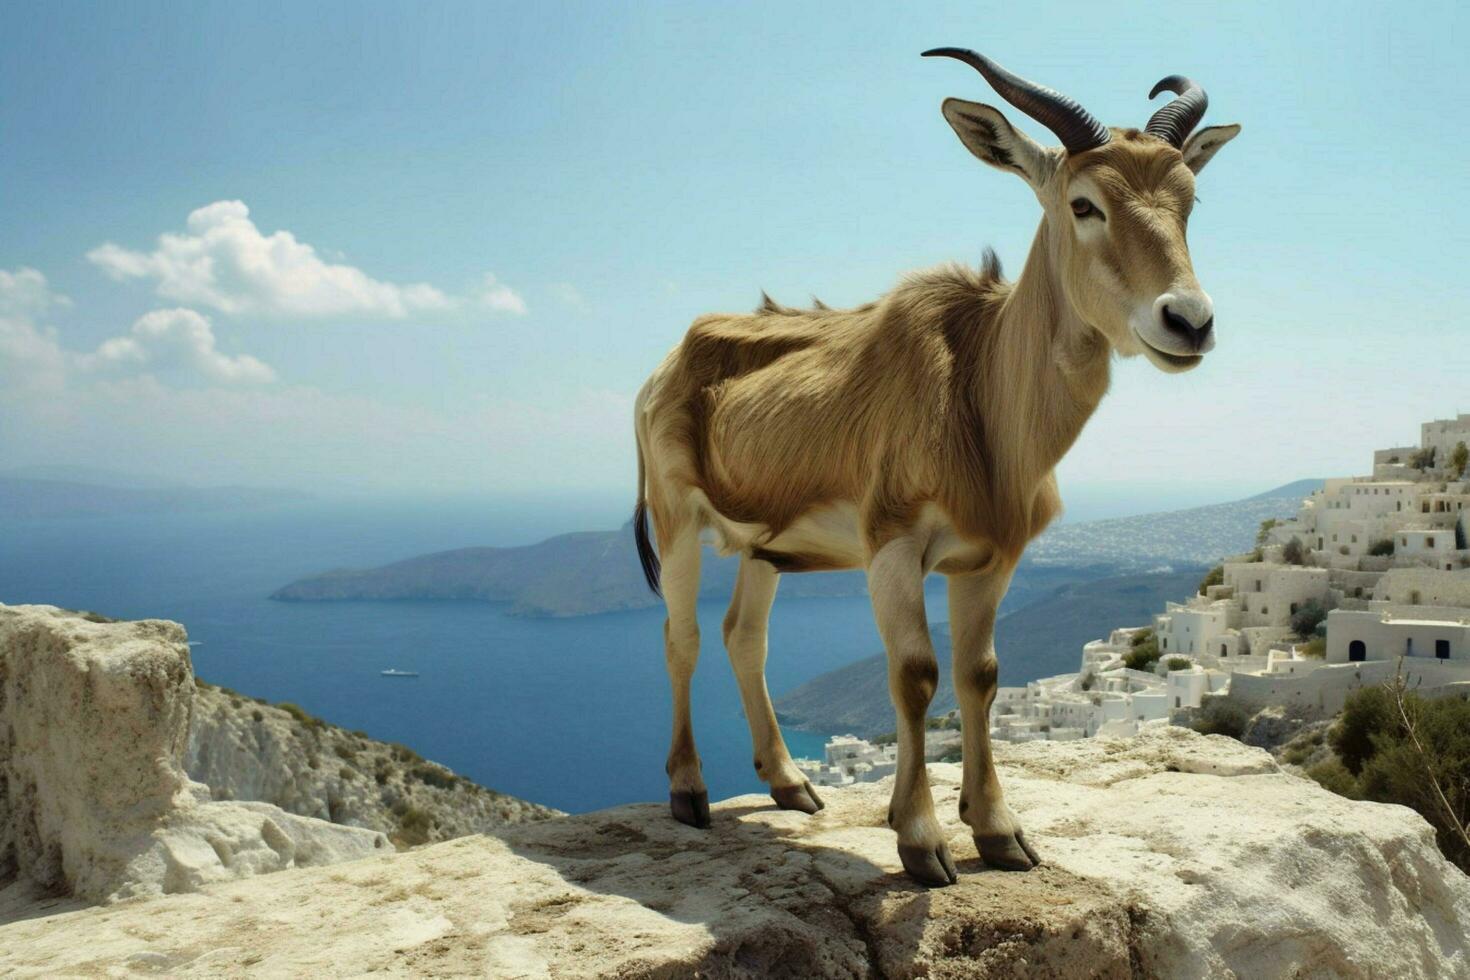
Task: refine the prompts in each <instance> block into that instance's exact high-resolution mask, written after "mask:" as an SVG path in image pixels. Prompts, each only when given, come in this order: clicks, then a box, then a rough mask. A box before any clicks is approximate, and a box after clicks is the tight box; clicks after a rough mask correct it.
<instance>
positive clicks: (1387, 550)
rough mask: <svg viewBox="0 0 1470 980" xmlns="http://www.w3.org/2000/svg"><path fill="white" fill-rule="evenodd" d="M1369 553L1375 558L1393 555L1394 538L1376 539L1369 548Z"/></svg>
mask: <svg viewBox="0 0 1470 980" xmlns="http://www.w3.org/2000/svg"><path fill="white" fill-rule="evenodd" d="M1368 554H1370V555H1373V556H1374V557H1375V558H1391V557H1393V538H1380V539H1379V540H1377V541H1374V542H1373V544H1372V545H1370V546H1369V548H1368Z"/></svg>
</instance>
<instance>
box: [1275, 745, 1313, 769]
mask: <svg viewBox="0 0 1470 980" xmlns="http://www.w3.org/2000/svg"><path fill="white" fill-rule="evenodd" d="M1311 755H1312V747H1311V746H1310V745H1307V744H1305V743H1303V744H1301V745H1291V746H1288V747H1287V749H1286V751H1284V752H1282V753H1281V760H1282V761H1283V762H1289V763H1291V764H1292V765H1294V766H1299V765H1301V764H1302V763H1303V762H1306V761H1307V759H1309V758H1310V757H1311Z"/></svg>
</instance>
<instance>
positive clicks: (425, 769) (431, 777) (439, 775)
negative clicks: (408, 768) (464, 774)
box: [412, 762, 459, 789]
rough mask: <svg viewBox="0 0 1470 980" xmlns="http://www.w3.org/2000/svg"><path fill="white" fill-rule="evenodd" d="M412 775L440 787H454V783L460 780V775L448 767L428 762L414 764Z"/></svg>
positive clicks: (426, 783) (424, 782) (420, 780)
mask: <svg viewBox="0 0 1470 980" xmlns="http://www.w3.org/2000/svg"><path fill="white" fill-rule="evenodd" d="M412 775H413V777H414V778H415V779H417V780H418V781H419V782H421V783H423V784H425V785H427V786H436V787H438V788H439V789H453V788H454V784H455V783H457V782H459V777H458V776H456V775H455V774H454V773H452V772H450V771H449V770H448V769H445V768H444V767H442V766H436V765H434V764H432V763H428V762H425V763H423V764H422V765H417V766H414V767H413V770H412Z"/></svg>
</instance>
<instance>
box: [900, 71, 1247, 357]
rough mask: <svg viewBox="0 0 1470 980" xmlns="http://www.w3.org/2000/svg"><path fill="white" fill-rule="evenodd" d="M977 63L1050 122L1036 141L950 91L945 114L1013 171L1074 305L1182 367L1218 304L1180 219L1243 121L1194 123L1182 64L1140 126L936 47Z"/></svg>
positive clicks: (1206, 342) (1202, 348)
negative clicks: (1203, 281)
mask: <svg viewBox="0 0 1470 980" xmlns="http://www.w3.org/2000/svg"><path fill="white" fill-rule="evenodd" d="M924 54H925V55H926V56H931V55H942V56H945V57H950V58H957V59H959V60H961V61H963V62H965V63H966V64H969V65H971V66H972V67H974V68H975V69H976V70H978V71H979V72H980V74H982V75H984V76H985V78H986V80H987V81H988V82H990V84H991V86H992V87H993V88H994V89H995V90H996V91H997V92H998V93H1000V95H1001V97H1003V98H1004V99H1005V100H1006V101H1007V102H1009V103H1011V104H1012V105H1013V106H1015V107H1016V108H1018V109H1020V110H1021V111H1022V112H1024V113H1026V114H1027V115H1028V116H1031V117H1032V118H1033V119H1035V120H1036V121H1037V122H1040V123H1041V124H1042V125H1044V126H1046V127H1047V128H1048V129H1050V130H1051V131H1052V132H1053V133H1054V134H1055V135H1056V137H1057V138H1058V139H1059V140H1061V142H1062V145H1061V146H1060V147H1043V146H1041V145H1040V144H1038V143H1037V142H1036V141H1034V140H1032V139H1031V138H1030V137H1029V136H1027V135H1026V134H1025V133H1022V132H1021V131H1020V130H1018V129H1016V128H1015V127H1014V126H1012V125H1011V124H1010V123H1009V122H1008V121H1007V120H1006V117H1005V116H1004V115H1002V114H1001V112H1000V111H999V110H997V109H995V108H993V107H991V106H988V105H982V104H980V103H978V102H966V101H965V100H963V99H946V100H945V102H944V118H945V119H946V120H948V121H949V124H950V125H951V126H953V127H954V131H955V132H956V133H957V134H959V137H960V140H961V142H963V143H964V144H965V146H966V147H967V148H968V149H969V150H970V152H971V153H973V154H975V156H977V157H979V158H980V159H981V160H984V161H985V162H986V163H988V164H990V165H991V166H994V167H998V168H999V169H1001V170H1008V171H1011V172H1013V173H1017V174H1019V175H1020V176H1021V177H1022V178H1024V179H1025V181H1026V182H1027V183H1028V184H1030V185H1031V189H1032V190H1033V191H1035V192H1036V197H1037V199H1038V200H1039V201H1040V202H1041V206H1042V208H1043V209H1044V210H1045V212H1046V222H1047V224H1048V226H1049V227H1050V228H1051V229H1053V230H1055V231H1057V232H1059V233H1056V234H1052V235H1049V236H1048V238H1049V241H1048V247H1049V248H1050V249H1051V258H1052V260H1053V267H1054V269H1055V270H1056V274H1057V278H1058V280H1059V283H1060V286H1061V289H1062V291H1063V293H1064V294H1065V297H1066V300H1067V301H1068V302H1069V303H1070V304H1071V306H1072V308H1073V309H1074V310H1075V311H1076V312H1077V314H1078V316H1079V317H1080V318H1081V319H1082V320H1083V321H1085V322H1086V323H1088V324H1090V325H1091V326H1092V327H1093V328H1095V329H1096V330H1098V331H1099V332H1100V333H1102V334H1103V336H1105V337H1106V338H1107V339H1108V341H1109V342H1110V343H1111V344H1112V346H1113V348H1114V349H1115V350H1117V351H1118V352H1119V353H1120V354H1124V355H1135V354H1140V353H1141V354H1145V355H1147V356H1148V358H1149V360H1150V361H1152V362H1153V363H1154V364H1155V365H1157V366H1158V367H1159V368H1161V369H1162V370H1164V371H1171V372H1172V371H1187V370H1189V369H1190V368H1192V367H1194V366H1195V365H1196V364H1198V363H1199V362H1200V360H1201V359H1202V358H1203V356H1204V354H1205V352H1206V351H1208V350H1210V349H1211V348H1212V347H1214V345H1215V337H1214V323H1215V313H1214V306H1213V304H1212V303H1211V301H1210V297H1209V295H1208V294H1207V293H1205V291H1204V290H1203V289H1201V288H1200V284H1199V281H1198V280H1197V279H1196V278H1195V276H1194V267H1193V265H1192V264H1191V263H1190V260H1189V245H1188V243H1187V242H1186V240H1185V226H1186V224H1187V223H1188V221H1189V213H1190V210H1191V209H1192V208H1193V206H1194V200H1195V198H1194V177H1195V174H1197V173H1199V172H1200V170H1201V169H1203V168H1204V165H1205V164H1206V163H1208V162H1209V161H1210V158H1211V157H1213V156H1214V155H1215V151H1217V150H1218V149H1219V148H1220V147H1221V146H1224V145H1225V144H1226V143H1227V142H1229V141H1230V140H1231V139H1233V138H1234V137H1235V135H1236V134H1237V133H1239V132H1240V127H1239V126H1236V125H1229V126H1211V127H1209V128H1208V129H1202V130H1200V131H1199V132H1197V133H1193V135H1191V131H1192V130H1193V129H1194V127H1195V125H1196V124H1198V123H1199V120H1200V117H1201V116H1203V115H1204V112H1205V106H1206V104H1207V99H1206V97H1205V92H1204V89H1202V88H1200V87H1199V86H1198V85H1196V84H1195V83H1194V82H1192V81H1190V80H1189V79H1187V78H1184V77H1182V76H1180V75H1171V76H1169V77H1168V78H1165V79H1164V80H1162V81H1161V82H1159V83H1158V84H1157V85H1155V86H1154V89H1153V91H1152V92H1150V93H1149V98H1153V97H1154V96H1156V95H1158V94H1159V92H1160V91H1164V90H1168V91H1170V92H1173V93H1175V95H1176V98H1175V99H1173V100H1172V101H1171V102H1169V104H1167V105H1165V106H1164V107H1163V108H1161V109H1159V110H1158V111H1157V112H1155V113H1154V114H1153V116H1152V118H1150V119H1149V121H1148V124H1147V125H1146V126H1145V127H1144V128H1143V129H1142V130H1138V129H1109V128H1108V127H1106V126H1104V125H1102V123H1100V122H1098V121H1097V120H1096V119H1095V118H1094V117H1093V116H1092V115H1091V114H1090V113H1089V112H1088V111H1087V110H1086V109H1084V108H1082V106H1080V105H1078V104H1077V103H1076V102H1074V101H1073V100H1071V99H1069V98H1067V97H1066V96H1065V95H1062V94H1060V93H1059V92H1054V91H1052V90H1051V89H1049V88H1046V87H1044V86H1041V85H1037V84H1035V83H1034V82H1029V81H1027V80H1026V79H1024V78H1020V77H1018V76H1016V75H1013V74H1011V73H1010V72H1008V71H1006V70H1005V69H1004V68H1002V67H1001V66H1000V65H997V64H996V63H995V62H993V61H991V60H990V59H989V58H986V57H985V56H984V55H981V54H977V53H975V52H974V51H968V50H964V49H961V48H936V49H934V50H932V51H926V52H924Z"/></svg>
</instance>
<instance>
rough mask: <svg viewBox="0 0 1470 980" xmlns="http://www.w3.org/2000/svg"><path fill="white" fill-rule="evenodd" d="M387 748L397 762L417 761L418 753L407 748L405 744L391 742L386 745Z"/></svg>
mask: <svg viewBox="0 0 1470 980" xmlns="http://www.w3.org/2000/svg"><path fill="white" fill-rule="evenodd" d="M388 749H389V751H391V752H392V753H393V758H395V759H397V760H398V761H399V762H418V761H419V754H418V753H417V752H415V751H414V750H413V749H411V748H409V747H408V746H407V745H399V744H398V743H397V742H391V743H389V745H388Z"/></svg>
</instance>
